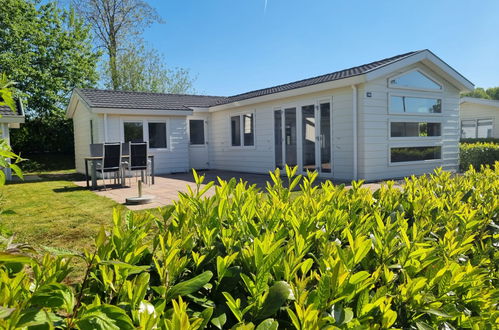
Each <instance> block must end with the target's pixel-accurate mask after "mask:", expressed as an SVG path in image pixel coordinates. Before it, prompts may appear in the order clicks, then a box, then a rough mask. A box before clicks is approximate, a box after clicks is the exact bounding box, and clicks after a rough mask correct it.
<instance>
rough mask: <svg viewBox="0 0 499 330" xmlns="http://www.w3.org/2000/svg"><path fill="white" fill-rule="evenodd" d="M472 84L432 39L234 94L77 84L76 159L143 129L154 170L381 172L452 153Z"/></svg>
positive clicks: (390, 174) (339, 175) (421, 169)
mask: <svg viewBox="0 0 499 330" xmlns="http://www.w3.org/2000/svg"><path fill="white" fill-rule="evenodd" d="M473 88H474V86H473V84H472V83H471V82H470V81H468V80H467V79H466V78H464V77H463V76H462V75H460V74H459V73H458V72H457V71H455V70H454V69H453V68H452V67H450V66H449V65H448V64H447V63H445V62H444V61H442V60H441V59H440V58H438V57H437V56H435V55H434V54H433V53H432V52H430V51H429V50H421V51H416V52H410V53H406V54H402V55H398V56H394V57H391V58H387V59H383V60H380V61H376V62H373V63H369V64H365V65H361V66H357V67H353V68H350V69H346V70H342V71H338V72H334V73H330V74H326V75H322V76H318V77H314V78H310V79H304V80H300V81H296V82H292V83H289V84H284V85H279V86H274V87H270V88H265V89H260V90H256V91H252V92H248V93H244V94H239V95H235V96H230V97H215V96H195V95H174V94H154V93H138V92H119V91H106V90H96V89H75V90H74V92H73V95H72V97H71V101H70V103H69V105H68V109H67V116H68V117H69V118H72V119H73V121H74V134H75V154H76V168H77V170H78V172H83V171H84V161H83V158H84V157H85V156H87V155H88V154H89V147H88V145H89V143H91V142H94V143H97V142H104V141H108V142H112V141H122V142H125V141H129V140H134V139H135V140H142V139H143V140H146V141H149V147H150V151H151V153H153V154H154V155H155V158H156V161H155V170H156V173H171V172H185V171H188V170H189V169H190V168H197V169H221V170H233V171H242V172H252V173H267V172H268V171H271V170H274V169H275V168H276V167H283V165H284V164H288V165H298V167H299V172H301V173H304V172H306V170H313V169H316V170H318V171H319V175H320V176H321V177H330V178H335V179H341V180H351V179H365V180H379V179H385V178H396V177H403V176H407V175H411V174H422V173H426V172H430V171H432V170H433V169H434V168H436V167H439V166H442V167H443V168H444V169H446V170H451V171H456V170H457V169H458V159H459V149H458V143H459V137H460V128H459V94H460V92H466V91H471V90H472V89H473Z"/></svg>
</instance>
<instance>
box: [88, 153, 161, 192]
mask: <svg viewBox="0 0 499 330" xmlns="http://www.w3.org/2000/svg"><path fill="white" fill-rule="evenodd" d="M121 158H122V159H129V158H130V156H129V155H122V156H121ZM147 158H148V159H150V160H151V183H152V184H154V155H147ZM98 161H103V157H102V156H92V157H85V179H86V180H87V188H90V184H89V175H88V163H89V162H92V175H91V178H92V189H96V188H97V171H96V169H95V164H96V163H97V162H98ZM121 180H122V181H121V184H122V185H124V184H125V181H124V180H125V178H124V177H122V179H121Z"/></svg>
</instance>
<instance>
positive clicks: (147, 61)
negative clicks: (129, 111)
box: [104, 42, 194, 94]
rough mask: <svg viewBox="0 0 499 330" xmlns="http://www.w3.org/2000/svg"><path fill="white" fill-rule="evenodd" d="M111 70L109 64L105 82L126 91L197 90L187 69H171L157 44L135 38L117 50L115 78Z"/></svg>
mask: <svg viewBox="0 0 499 330" xmlns="http://www.w3.org/2000/svg"><path fill="white" fill-rule="evenodd" d="M110 72H112V70H111V68H110V67H109V63H108V65H107V70H106V71H105V75H104V78H105V85H106V87H108V88H115V87H116V86H117V89H119V90H124V91H137V92H155V93H176V94H186V93H191V94H192V93H194V88H193V79H192V78H191V76H190V72H189V70H187V69H183V68H175V69H169V68H167V66H166V64H165V63H164V61H163V58H162V56H161V55H160V54H159V53H158V51H157V50H155V49H154V48H148V47H146V45H145V44H144V43H143V42H135V43H132V44H130V45H129V46H128V47H125V48H124V49H123V50H122V51H120V52H119V53H118V57H117V61H116V76H115V81H114V82H113V77H112V76H111V75H110Z"/></svg>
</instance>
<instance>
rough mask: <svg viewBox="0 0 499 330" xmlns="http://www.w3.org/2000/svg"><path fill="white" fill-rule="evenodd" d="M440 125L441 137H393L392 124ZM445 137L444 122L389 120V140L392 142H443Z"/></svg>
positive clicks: (405, 119)
mask: <svg viewBox="0 0 499 330" xmlns="http://www.w3.org/2000/svg"><path fill="white" fill-rule="evenodd" d="M422 122H425V123H427V124H440V135H438V136H392V123H422ZM442 136H443V122H442V120H435V119H427V120H426V119H422V118H389V119H388V140H391V141H422V140H424V141H429V140H430V141H431V140H435V141H441V139H442Z"/></svg>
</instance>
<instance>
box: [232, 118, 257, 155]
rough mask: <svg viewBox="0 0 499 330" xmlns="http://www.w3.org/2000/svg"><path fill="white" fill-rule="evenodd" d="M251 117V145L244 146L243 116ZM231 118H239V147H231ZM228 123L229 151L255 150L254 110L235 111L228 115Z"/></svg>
mask: <svg viewBox="0 0 499 330" xmlns="http://www.w3.org/2000/svg"><path fill="white" fill-rule="evenodd" d="M249 114H252V115H253V145H245V144H244V115H249ZM232 117H239V122H240V125H239V139H240V141H241V145H239V146H233V145H232ZM227 122H228V128H229V129H228V134H227V136H228V141H229V148H231V149H256V111H255V110H247V111H237V112H233V113H229V114H228V118H227Z"/></svg>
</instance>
